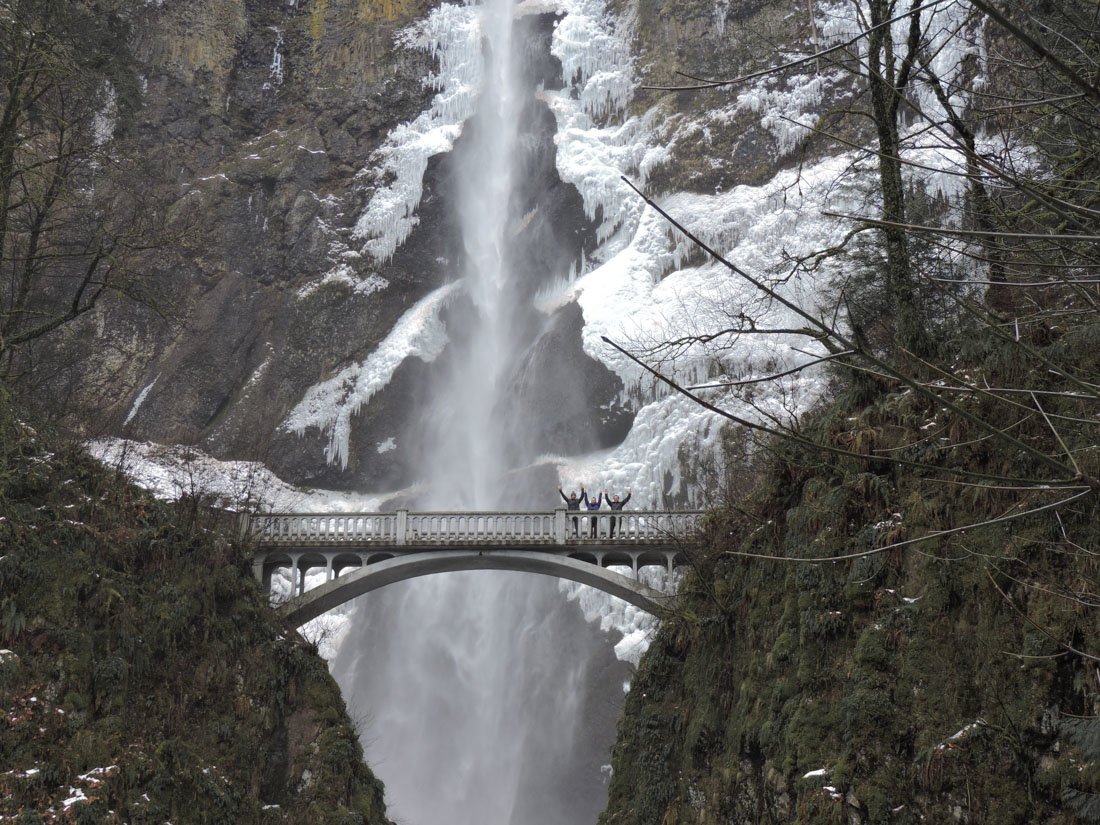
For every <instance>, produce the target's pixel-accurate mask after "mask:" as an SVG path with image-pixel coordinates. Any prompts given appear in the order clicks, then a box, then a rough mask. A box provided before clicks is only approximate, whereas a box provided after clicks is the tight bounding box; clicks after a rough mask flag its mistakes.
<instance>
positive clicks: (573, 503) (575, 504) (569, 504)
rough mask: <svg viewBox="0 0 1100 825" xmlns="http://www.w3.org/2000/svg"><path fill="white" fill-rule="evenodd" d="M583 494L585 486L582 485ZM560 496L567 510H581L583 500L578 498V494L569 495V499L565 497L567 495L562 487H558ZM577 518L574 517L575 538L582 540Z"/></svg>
mask: <svg viewBox="0 0 1100 825" xmlns="http://www.w3.org/2000/svg"><path fill="white" fill-rule="evenodd" d="M581 492H582V493H583V492H584V485H583V484H582V485H581ZM558 495H559V496H561V497H562V501H564V502H565V509H566V510H580V509H581V500H580V499H579V498H577V494H576V492H572V493H570V494H569V498H566V497H565V493H563V492H562V491H561V485H560V484H559V485H558ZM577 521H578V519H577V517H576V516H573V538H580V534H579V533H578V532H577Z"/></svg>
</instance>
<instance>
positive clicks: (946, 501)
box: [600, 325, 1100, 825]
mask: <svg viewBox="0 0 1100 825" xmlns="http://www.w3.org/2000/svg"><path fill="white" fill-rule="evenodd" d="M1092 332H1095V329H1093V330H1092ZM1090 334H1091V332H1090V331H1089V329H1088V325H1085V326H1083V327H1081V328H1079V329H1077V330H1075V331H1074V332H1073V335H1074V336H1076V337H1078V338H1082V339H1087V338H1088V336H1089V335H1090ZM1057 346H1058V347H1059V348H1060V352H1059V353H1058V355H1057V357H1058V358H1059V359H1060V360H1059V363H1062V364H1064V365H1067V366H1068V365H1070V364H1072V365H1073V366H1072V368H1073V369H1074V370H1076V371H1077V372H1079V374H1095V373H1096V371H1097V368H1098V365H1097V363H1096V359H1097V354H1096V352H1097V351H1096V350H1095V348H1091V349H1090V348H1088V347H1084V346H1082V347H1080V348H1078V349H1077V350H1076V351H1075V352H1071V351H1070V350H1068V349H1066V347H1065V345H1064V342H1062V343H1059V344H1057ZM1004 349H1008V347H1006V346H1005V345H1004V344H1003V343H997V342H996V341H993V340H991V337H984V336H981V335H976V336H974V337H973V338H972V340H970V341H969V342H968V343H967V344H966V346H965V348H964V352H965V357H967V358H971V359H973V360H972V361H971V363H972V364H974V365H975V369H977V368H978V367H980V368H981V371H982V374H983V375H985V376H987V378H988V380H989V381H990V383H991V385H994V386H1032V387H1035V388H1037V389H1039V388H1047V389H1056V387H1055V386H1054V385H1052V384H1050V383H1049V382H1051V381H1053V380H1055V379H1052V378H1051V377H1050V376H1049V375H1045V374H1044V371H1043V369H1042V368H1041V367H1036V368H1034V370H1033V371H1030V372H1029V371H1028V368H1027V367H1026V365H1024V364H1022V363H1021V362H1020V360H1019V359H1014V358H1011V357H1009V354H1008V353H1006V352H1004ZM960 369H961V367H960ZM1048 397H1050V398H1051V399H1052V400H1051V402H1050V403H1051V404H1054V405H1058V404H1062V405H1063V406H1062V407H1061V409H1060V410H1059V412H1060V413H1062V414H1064V415H1065V416H1066V418H1065V419H1062V420H1061V422H1060V435H1061V438H1062V439H1063V440H1064V442H1065V446H1066V447H1068V448H1069V449H1071V450H1074V452H1075V455H1077V456H1078V457H1079V458H1078V462H1079V465H1080V466H1081V469H1082V472H1083V473H1086V474H1092V473H1093V472H1094V466H1093V465H1092V464H1091V462H1092V460H1093V459H1092V455H1093V453H1094V452H1095V451H1094V450H1093V449H1092V447H1091V443H1092V442H1091V440H1090V439H1091V433H1092V428H1091V427H1090V426H1086V424H1087V422H1085V423H1082V422H1081V421H1079V422H1078V423H1077V424H1076V425H1075V424H1073V423H1072V422H1071V421H1070V416H1071V415H1079V411H1078V412H1077V413H1074V412H1072V410H1071V407H1072V404H1073V403H1075V402H1072V401H1070V400H1068V399H1064V398H1063V399H1059V398H1058V397H1057V396H1053V395H1052V396H1048ZM963 403H964V404H965V405H966V406H968V407H969V408H970V409H971V410H972V411H974V412H975V413H979V414H980V415H981V416H982V417H983V418H984V419H985V420H986V421H990V422H992V423H994V424H996V425H997V426H1008V425H1009V424H1012V423H1015V426H1016V427H1017V429H1016V432H1017V434H1018V435H1019V436H1020V437H1021V438H1023V439H1025V440H1026V441H1027V442H1028V443H1029V444H1033V445H1037V446H1039V447H1040V449H1044V450H1047V451H1049V452H1050V453H1052V454H1056V453H1057V452H1058V449H1059V445H1058V443H1057V442H1056V441H1055V440H1054V437H1053V436H1052V434H1051V432H1050V428H1048V427H1047V426H1046V425H1045V424H1044V422H1043V421H1042V420H1041V419H1037V418H1036V419H1025V420H1023V421H1021V420H1020V417H1019V416H1018V415H1017V412H1018V410H1017V409H1016V408H1014V407H1011V406H1010V405H996V404H990V403H989V399H987V398H975V399H974V400H972V401H966V402H963ZM930 422H935V431H936V432H937V433H939V432H949V433H951V442H952V443H955V444H958V446H956V447H951V448H947V447H943V448H935V447H932V448H929V445H928V441H929V439H928V437H927V433H928V432H929V431H930ZM973 426H974V425H973V424H972V423H970V422H967V421H964V420H959V419H957V418H956V417H954V416H953V415H950V414H948V413H947V411H946V410H944V409H942V408H940V407H939V406H938V405H935V404H932V403H930V402H929V401H927V400H924V399H922V398H920V397H919V396H917V395H916V394H914V393H912V392H907V391H898V392H887V393H885V394H883V395H882V396H881V397H879V398H876V399H875V400H874V401H873V403H872V404H870V405H869V406H866V407H861V408H854V409H853V408H851V407H849V406H847V405H846V404H845V403H844V402H843V401H842V400H838V401H836V402H835V403H834V404H833V405H832V406H831V407H829V408H826V409H823V410H822V411H820V413H819V414H818V415H817V417H816V418H815V419H814V420H813V421H810V422H807V424H806V433H807V434H808V435H809V436H810V437H811V438H815V439H817V440H818V441H819V442H822V443H828V444H839V445H843V446H844V447H845V448H846V449H849V450H852V451H853V452H855V453H858V454H862V455H865V456H867V459H866V460H863V459H857V458H843V457H841V458H837V459H836V460H830V461H827V462H826V461H822V460H820V456H818V455H815V454H813V453H812V452H808V451H806V450H804V449H802V448H796V447H793V446H791V445H783V444H779V445H775V446H774V447H773V450H772V455H771V458H770V463H771V466H770V470H769V473H768V474H766V479H765V483H764V485H763V487H762V489H761V490H760V491H759V492H758V494H757V497H756V498H755V500H754V501H752V502H751V503H749V504H748V505H746V503H745V502H738V506H737V507H736V508H730V509H729V510H723V511H719V512H718V513H716V514H715V517H714V519H713V521H712V523H711V532H710V534H709V535H710V536H711V538H710V540H709V543H708V545H707V547H706V549H705V550H704V551H703V552H702V553H701V556H700V558H699V559H698V560H697V564H696V565H694V567H693V577H692V578H691V579H689V580H688V581H687V582H686V584H685V586H684V591H683V595H682V597H681V603H680V610H679V615H678V616H676V617H674V618H673V619H671V620H670V621H668V622H667V623H666V624H665V626H664V627H663V628H662V629H661V631H660V633H659V634H658V636H657V638H656V640H655V642H654V644H653V646H652V647H651V649H650V651H649V652H648V653H647V655H646V657H645V658H644V659H643V661H642V665H641V668H640V670H639V672H638V674H637V678H636V679H635V680H634V683H633V688H632V691H631V694H630V696H629V697H628V699H627V703H626V710H625V717H624V719H623V721H622V723H621V725H620V731H619V742H618V744H617V745H616V748H615V751H614V755H613V767H614V779H613V782H612V785H611V789H610V803H609V806H608V809H607V811H606V812H605V814H604V815H603V817H602V818H601V820H600V821H601V823H602V825H678V824H679V823H704V822H705V823H729V824H730V825H732V824H733V823H737V824H738V825H743V824H744V823H778V822H799V823H834V822H837V823H839V822H843V823H851V824H852V825H857V824H858V823H917V822H971V823H997V824H998V825H1000V823H1067V824H1068V823H1070V822H1096V821H1100V805H1098V800H1100V796H1098V795H1097V794H1098V791H1100V724H1097V721H1096V717H1097V713H1098V710H1100V683H1098V682H1097V679H1096V672H1095V667H1096V660H1095V656H1096V655H1097V654H1098V652H1100V611H1098V610H1097V609H1096V602H1095V599H1094V598H1093V597H1092V596H1090V595H1089V594H1091V593H1094V592H1095V589H1096V587H1095V586H1096V582H1097V581H1098V580H1100V575H1098V574H1100V563H1098V556H1097V555H1096V553H1095V552H1093V551H1092V548H1095V547H1096V546H1097V544H1098V542H1100V512H1098V508H1097V500H1096V499H1097V496H1096V494H1095V493H1091V494H1089V495H1087V496H1086V497H1084V498H1081V499H1079V500H1078V501H1075V502H1074V503H1073V505H1072V506H1068V505H1067V506H1065V507H1062V508H1060V509H1059V510H1058V514H1057V515H1054V514H1053V512H1052V511H1050V510H1044V511H1039V512H1035V513H1034V514H1032V515H1029V516H1025V517H1024V518H1019V519H1015V520H1013V521H997V519H998V517H1000V516H1004V515H1006V514H1014V513H1019V512H1023V511H1026V510H1028V509H1029V508H1036V507H1040V506H1041V505H1043V504H1045V503H1048V502H1052V501H1056V500H1057V496H1062V497H1063V498H1065V497H1066V494H1065V492H1064V491H1060V492H1059V491H1052V490H1050V489H1044V488H1043V487H1033V488H1030V489H1027V490H1024V491H1021V490H1019V489H1017V490H1011V489H1005V487H1004V485H997V484H991V483H981V482H979V481H970V482H965V483H957V482H958V481H959V479H958V478H956V479H955V480H954V481H953V482H952V483H945V482H944V480H943V478H944V474H942V473H936V472H931V471H928V470H919V469H915V468H912V467H905V468H901V469H899V468H897V467H891V466H890V465H888V464H885V463H883V462H879V461H875V460H874V459H873V456H874V455H876V454H882V453H881V452H880V453H876V452H875V451H885V452H886V453H887V454H890V455H900V456H903V457H905V458H906V459H911V460H914V461H922V462H931V463H932V464H933V465H940V466H944V467H955V468H960V469H965V470H967V471H970V472H978V473H982V472H984V473H989V474H1007V473H1009V472H1015V473H1031V472H1035V473H1039V472H1041V470H1040V469H1037V468H1033V467H1028V466H1026V465H1027V463H1028V461H1029V459H1024V458H1023V457H1022V456H1021V455H1019V453H1018V451H1016V450H1015V448H1002V447H998V445H997V443H996V441H995V440H993V439H988V438H980V437H976V435H975V433H973V432H972V428H973ZM941 443H946V442H941ZM987 521H992V522H994V523H990V524H988V525H986V526H983V527H977V528H974V529H969V530H967V531H966V532H964V533H961V534H958V535H952V536H943V537H939V538H934V539H932V540H929V541H925V542H922V543H920V544H916V545H903V546H895V545H897V543H899V542H904V541H906V540H907V539H913V538H916V537H918V536H924V535H928V534H929V533H930V532H933V531H937V530H945V529H949V528H954V527H959V526H961V525H967V524H980V523H983V522H987ZM876 551H878V552H876ZM740 553H751V554H756V555H757V557H756V558H752V557H747V556H742V555H738V554H740ZM769 556H771V557H778V558H779V559H782V560H781V561H779V560H769V559H767V558H761V557H769ZM831 557H837V560H836V561H814V562H809V561H800V559H816V560H820V559H829V558H831Z"/></svg>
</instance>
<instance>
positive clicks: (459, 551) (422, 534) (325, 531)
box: [245, 509, 703, 625]
mask: <svg viewBox="0 0 1100 825" xmlns="http://www.w3.org/2000/svg"><path fill="white" fill-rule="evenodd" d="M702 515H703V514H702V512H700V511H668V510H664V511H644V510H629V511H625V510H624V511H617V512H614V513H612V511H608V510H604V511H598V512H588V511H580V512H579V513H578V512H575V511H566V510H564V509H558V510H553V511H548V512H487V511H479V512H447V513H444V512H437V513H414V512H409V511H407V510H398V511H396V512H393V513H272V514H261V515H253V516H250V517H248V519H247V522H246V524H245V530H246V531H247V533H248V534H249V535H250V536H251V538H252V540H253V542H254V546H255V555H254V557H253V570H254V573H255V575H256V578H257V579H258V580H259V581H260V582H261V584H263V586H264V589H265V590H267V591H268V592H270V589H271V578H272V575H273V574H274V572H275V571H276V570H279V569H287V570H289V571H290V572H291V579H292V581H293V582H294V590H295V595H294V596H293V597H292V598H291V599H290V600H289V601H288V602H286V603H285V604H283V605H281V606H280V611H281V612H283V614H284V615H286V616H287V617H288V618H289V619H290V620H291V621H293V622H294V623H295V624H296V625H301V624H304V623H305V622H308V621H309V620H311V619H315V618H317V617H318V616H320V615H321V614H322V613H325V612H326V611H328V610H331V609H332V608H334V607H337V606H338V605H341V604H343V603H344V602H347V601H349V600H351V599H353V598H355V597H356V596H359V595H362V594H363V593H369V592H370V591H372V590H377V589H378V588H380V587H384V586H385V585H387V584H394V583H395V582H399V581H405V580H406V579H412V578H416V577H418V576H426V575H430V574H433V573H446V572H454V571H460V570H515V571H519V572H526V573H541V574H544V575H549V576H557V577H559V578H564V579H569V580H571V581H575V582H580V583H582V584H587V585H591V586H592V587H595V588H597V589H599V590H602V591H603V592H605V593H610V594H611V595H613V596H618V597H619V598H621V599H624V600H625V601H627V602H629V603H631V604H633V605H635V606H636V607H639V608H641V609H643V610H646V611H648V612H651V613H655V614H660V613H661V612H662V610H663V609H665V608H666V607H667V605H668V602H669V600H670V598H671V596H670V595H669V594H666V593H662V592H661V591H659V590H656V589H654V588H651V587H648V586H646V585H645V584H643V583H642V582H641V581H639V578H638V573H639V570H640V569H641V568H643V567H647V566H654V565H656V566H659V567H662V568H664V569H666V570H668V571H669V572H671V571H672V570H673V569H674V568H676V567H677V566H680V565H683V564H686V563H687V551H689V550H690V548H691V547H692V546H693V545H694V544H695V543H696V541H697V538H696V536H697V533H698V529H699V524H700V521H701V518H702ZM613 521H614V528H613V527H612V522H613ZM612 533H613V534H612ZM611 567H628V568H629V569H630V572H631V575H624V574H623V573H620V572H617V571H616V570H612V569H608V568H611ZM317 568H322V569H323V570H324V571H325V582H324V584H322V585H320V586H318V587H313V588H311V589H309V590H306V588H305V578H306V573H307V572H309V571H310V570H315V569H317Z"/></svg>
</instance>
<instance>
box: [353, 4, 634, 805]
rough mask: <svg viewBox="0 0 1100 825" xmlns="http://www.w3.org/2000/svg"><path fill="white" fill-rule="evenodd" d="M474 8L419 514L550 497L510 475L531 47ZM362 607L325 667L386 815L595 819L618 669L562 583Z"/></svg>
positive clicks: (486, 580) (499, 8) (529, 434)
mask: <svg viewBox="0 0 1100 825" xmlns="http://www.w3.org/2000/svg"><path fill="white" fill-rule="evenodd" d="M481 11H482V35H483V42H484V52H485V60H486V71H485V74H484V81H483V90H482V94H481V98H480V102H479V106H478V111H477V114H476V115H475V117H474V118H472V119H471V120H470V121H469V122H467V124H466V125H465V127H464V131H463V138H462V140H461V141H460V144H459V145H456V148H455V153H454V168H455V200H456V203H455V208H456V209H457V210H458V214H459V219H458V221H457V225H458V226H459V228H460V234H461V244H460V247H461V251H460V253H459V257H461V259H462V266H461V269H460V274H461V278H462V281H463V288H464V293H465V300H460V301H456V303H455V306H454V307H452V309H451V310H450V315H449V317H448V334H449V337H450V339H451V344H450V345H449V347H448V351H447V353H446V354H445V356H444V357H443V358H442V359H441V363H443V364H445V365H446V366H445V369H441V371H440V372H441V375H440V377H439V380H437V381H436V383H435V385H434V386H433V387H432V388H431V390H430V392H429V393H428V399H429V401H428V403H427V405H426V411H425V416H426V421H425V422H424V423H423V426H422V428H421V429H422V432H423V433H424V435H423V445H422V450H421V454H422V456H423V458H422V466H423V467H424V470H425V475H426V478H425V484H424V490H425V492H424V493H423V495H422V496H420V497H418V498H417V500H416V501H415V504H416V506H418V507H426V508H441V509H442V508H453V509H458V508H467V509H494V508H503V507H506V506H516V505H517V504H518V503H520V502H525V506H546V505H547V504H549V503H550V502H549V501H548V499H547V493H548V492H549V493H551V494H552V492H553V491H552V488H551V487H550V485H551V484H552V483H553V482H552V481H551V480H550V479H549V478H545V477H544V479H543V481H544V482H545V487H546V488H547V489H543V490H541V491H540V490H536V489H534V484H533V482H532V481H531V479H532V478H533V477H536V476H537V474H532V473H516V472H515V471H516V470H517V469H522V464H523V463H524V462H525V461H528V460H529V459H530V456H531V454H532V447H534V448H536V449H537V446H538V445H537V444H533V442H536V441H537V436H536V435H535V434H534V433H535V432H536V430H537V429H538V423H539V422H538V421H537V420H536V419H537V417H538V413H537V412H533V410H532V405H531V404H530V403H529V402H528V403H526V404H525V403H524V402H523V400H522V399H521V398H520V397H519V396H520V395H522V393H520V392H518V391H517V387H518V386H519V385H521V384H523V383H524V382H526V381H528V380H530V376H528V375H526V374H525V367H524V366H523V365H524V364H526V363H527V362H528V360H529V359H528V356H529V355H530V353H531V352H532V350H533V349H535V348H536V347H538V346H539V340H538V339H539V325H538V324H537V323H531V321H532V319H533V318H537V317H538V316H537V314H536V313H534V312H533V309H532V306H531V301H532V298H533V296H534V294H535V291H536V289H535V288H534V287H532V283H531V282H532V277H533V276H532V267H531V266H530V265H529V264H528V263H527V261H528V259H529V258H532V257H537V256H538V255H541V256H542V257H543V258H545V257H551V256H552V255H553V252H554V251H553V250H546V249H540V250H535V249H534V248H533V247H532V242H531V241H526V242H525V241H523V240H517V238H518V237H519V236H520V235H521V234H522V226H523V225H524V220H523V219H524V218H525V217H529V215H530V214H531V210H532V209H534V207H532V206H531V204H530V203H528V202H526V201H528V200H530V188H531V187H530V181H529V180H524V178H525V175H524V173H523V171H521V170H529V169H530V168H532V167H533V166H536V165H537V164H535V163H532V162H531V160H530V158H529V157H526V156H525V153H530V152H531V151H532V146H533V144H534V143H535V141H534V140H533V139H532V137H531V133H532V129H531V123H530V119H531V117H532V114H531V113H532V111H534V109H535V108H537V106H536V105H535V104H534V91H535V90H534V83H532V82H530V77H529V75H530V72H526V71H525V69H526V68H527V67H525V66H524V65H523V60H522V59H521V57H520V54H521V53H522V54H527V53H528V51H529V50H528V49H525V48H520V47H519V45H518V44H517V42H514V41H518V40H521V39H522V38H520V37H519V36H518V35H517V27H516V24H515V21H514V19H513V18H514V11H513V0H486V2H485V4H484V5H483V6H482V9H481ZM533 107H534V108H533ZM524 192H526V193H527V194H523V193H524ZM536 253H537V254H536ZM566 266H568V264H566ZM559 277H560V275H559ZM355 611H356V615H354V616H353V617H352V620H351V626H352V627H355V628H358V629H359V630H357V631H355V632H354V634H355V635H353V636H352V637H350V638H349V639H348V640H347V641H346V642H345V643H344V645H343V646H342V649H341V651H340V652H339V654H338V655H337V657H336V659H335V660H334V662H333V670H334V674H335V675H336V677H337V679H338V680H339V681H340V683H341V684H342V686H343V689H344V693H345V695H346V696H347V697H348V701H349V704H350V705H351V706H352V712H353V713H355V712H357V709H358V708H369V709H370V715H369V716H368V717H366V718H365V719H363V726H364V741H365V744H366V747H367V754H368V759H369V760H370V762H371V764H372V766H373V767H375V769H376V770H377V771H378V773H379V775H380V776H381V777H382V779H383V781H384V782H385V783H386V787H387V798H388V802H389V804H390V806H391V816H393V817H395V818H396V819H398V820H399V821H402V822H406V823H410V825H580V824H581V823H584V822H594V821H595V818H596V815H597V813H598V811H599V810H600V808H601V807H602V805H603V803H604V800H605V791H604V788H603V785H602V777H601V772H600V767H601V763H602V762H605V761H607V747H608V745H609V743H610V737H611V736H612V732H613V727H614V720H615V717H616V716H617V713H618V706H617V701H618V700H619V699H620V698H621V695H622V694H621V690H620V685H621V684H622V680H623V678H624V671H623V666H622V665H621V663H618V662H617V661H616V660H615V658H614V655H613V652H612V648H611V641H612V640H610V639H609V638H608V637H607V636H606V634H603V633H601V632H600V631H599V630H598V629H597V628H595V627H592V626H591V625H589V624H586V623H585V621H584V619H583V616H582V615H581V612H580V609H579V608H578V607H577V605H576V604H575V603H574V602H569V601H567V600H566V599H565V598H564V596H563V595H562V593H561V592H560V590H559V588H558V586H557V583H556V582H555V581H554V580H552V579H545V578H542V577H538V576H523V575H519V574H509V573H470V574H450V575H445V576H436V577H432V578H428V579H421V580H417V581H412V582H406V583H404V584H402V585H396V586H392V587H390V588H386V589H385V590H383V591H379V592H378V593H375V594H372V595H370V596H369V597H367V598H366V599H364V600H361V602H360V603H359V604H358V605H357V606H356V608H355ZM593 683H602V685H603V686H604V688H605V690H604V694H603V696H602V697H601V696H600V694H599V693H598V692H595V693H594V692H592V691H591V689H590V688H591V686H592V684H593ZM608 690H610V695H608Z"/></svg>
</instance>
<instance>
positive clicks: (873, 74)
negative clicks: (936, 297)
mask: <svg viewBox="0 0 1100 825" xmlns="http://www.w3.org/2000/svg"><path fill="white" fill-rule="evenodd" d="M868 5H869V8H870V12H871V19H870V24H871V30H870V34H869V36H868V38H867V65H868V91H869V92H870V97H871V113H872V115H873V117H874V121H875V129H876V132H877V135H878V143H879V181H880V185H881V187H882V217H883V220H884V221H885V222H887V224H898V225H897V226H893V225H886V226H883V227H882V228H881V229H880V231H881V233H882V236H883V240H884V242H885V246H886V286H887V288H888V289H889V292H890V300H891V302H892V304H893V309H894V343H895V345H896V347H897V348H898V349H899V350H900V349H905V350H908V351H909V352H912V353H914V354H915V355H917V356H919V357H922V358H923V357H926V356H929V355H931V354H932V352H933V349H934V347H933V344H932V341H931V338H930V336H929V334H928V324H927V318H926V314H925V312H924V308H923V306H922V305H921V303H920V300H919V296H918V295H917V290H916V287H915V285H914V280H913V271H912V264H911V261H910V258H909V238H908V236H907V235H906V233H905V230H904V229H903V228H901V226H900V225H901V224H904V223H906V217H905V184H904V181H903V179H902V174H901V170H902V160H901V137H900V135H899V132H898V110H899V108H900V105H901V102H902V100H903V93H904V89H905V87H906V85H907V84H908V82H909V78H910V76H911V73H912V68H913V62H914V60H915V58H916V55H917V52H918V50H919V48H920V37H921V28H920V12H919V11H912V9H915V8H916V6H917V5H918V0H911V3H910V9H911V16H910V25H909V37H908V39H907V42H906V55H905V58H904V59H903V60H902V61H901V63H900V66H899V63H898V60H897V56H896V55H895V52H894V38H893V34H892V33H891V30H890V28H891V27H890V26H889V25H883V24H884V23H886V22H887V21H888V20H889V19H890V17H891V14H892V12H893V3H892V2H891V0H870V2H869V4H868Z"/></svg>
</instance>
